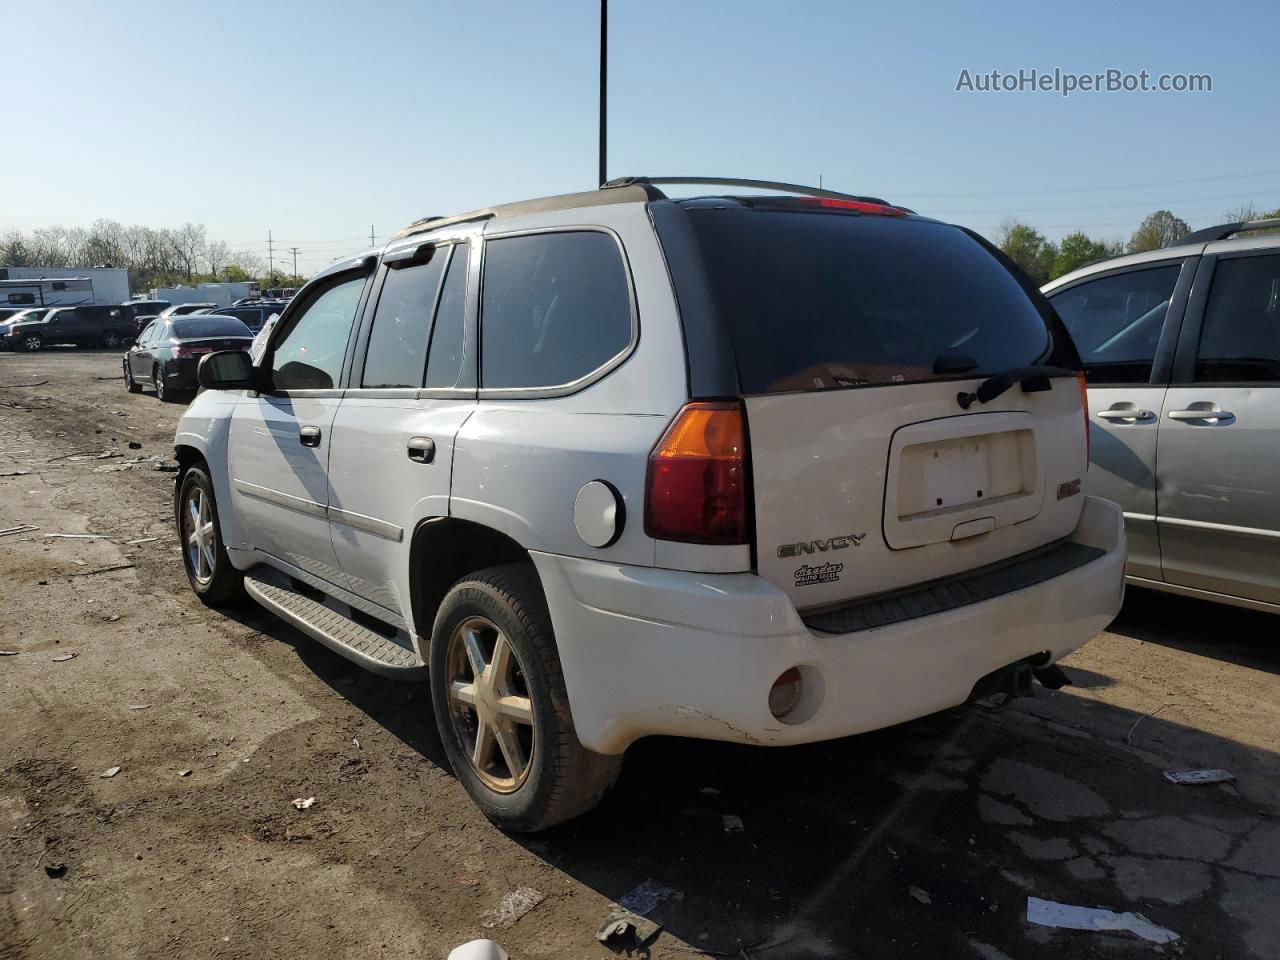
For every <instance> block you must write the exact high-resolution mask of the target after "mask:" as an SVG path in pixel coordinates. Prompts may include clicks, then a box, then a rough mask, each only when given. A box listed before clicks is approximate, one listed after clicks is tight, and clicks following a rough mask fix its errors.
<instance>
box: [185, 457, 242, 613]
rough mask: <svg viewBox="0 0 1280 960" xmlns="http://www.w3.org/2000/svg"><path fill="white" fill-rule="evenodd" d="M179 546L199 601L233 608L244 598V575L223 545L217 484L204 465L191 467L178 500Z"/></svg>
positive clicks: (187, 471)
mask: <svg viewBox="0 0 1280 960" xmlns="http://www.w3.org/2000/svg"><path fill="white" fill-rule="evenodd" d="M174 512H175V515H176V519H177V522H178V542H179V543H180V545H181V546H182V565H183V567H185V568H186V571H187V581H188V582H189V583H190V584H191V589H192V590H194V591H195V594H196V596H197V597H199V598H200V599H201V601H203V602H204V603H205V604H206V605H208V606H211V607H225V606H230V605H232V604H234V603H236V602H237V601H239V600H240V599H241V598H242V597H243V596H244V575H243V574H241V573H240V571H239V570H237V569H236V568H235V567H233V566H232V565H231V560H230V558H229V557H228V556H227V548H226V547H225V546H224V545H223V542H222V525H221V523H220V522H219V521H218V504H217V501H216V500H215V499H214V495H213V481H212V480H210V479H209V474H208V473H207V472H206V468H205V467H204V465H203V464H201V465H199V466H193V467H188V468H187V470H186V471H185V472H184V473H183V474H182V478H181V479H180V480H179V481H178V488H177V496H176V497H174Z"/></svg>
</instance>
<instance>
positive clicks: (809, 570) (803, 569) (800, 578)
mask: <svg viewBox="0 0 1280 960" xmlns="http://www.w3.org/2000/svg"><path fill="white" fill-rule="evenodd" d="M843 569H844V564H843V563H820V564H818V565H817V566H813V567H811V566H809V564H807V563H806V564H803V565H801V566H800V567H798V568H797V569H796V586H797V587H811V586H813V585H814V584H815V583H835V582H836V581H837V580H839V579H840V571H842V570H843Z"/></svg>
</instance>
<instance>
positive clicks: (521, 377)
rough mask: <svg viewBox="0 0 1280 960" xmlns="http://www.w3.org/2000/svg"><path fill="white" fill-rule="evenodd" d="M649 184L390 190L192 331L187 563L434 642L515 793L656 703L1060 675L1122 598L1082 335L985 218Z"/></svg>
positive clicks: (482, 780)
mask: <svg viewBox="0 0 1280 960" xmlns="http://www.w3.org/2000/svg"><path fill="white" fill-rule="evenodd" d="M665 182H669V181H667V180H656V179H644V178H629V179H626V180H623V181H614V182H613V183H611V184H609V185H606V186H605V187H603V188H601V189H600V190H598V191H591V192H589V193H583V194H576V195H571V196H564V197H551V198H547V199H542V200H534V201H530V202H527V203H517V204H511V205H508V206H501V207H495V208H492V209H487V210H481V211H477V212H474V213H469V214H465V215H462V216H457V217H448V218H432V219H428V220H423V221H419V222H417V223H415V224H413V225H412V226H411V227H409V228H408V229H406V230H405V231H403V232H402V233H401V234H400V235H399V236H397V237H396V238H395V239H394V240H393V241H392V242H391V243H389V244H388V245H387V246H386V248H384V249H380V250H376V251H374V252H371V253H368V254H365V255H362V256H359V257H355V258H352V259H348V260H345V261H343V262H340V263H337V264H334V265H333V266H331V267H330V268H328V269H327V270H326V271H325V272H324V273H322V274H321V275H319V276H318V277H316V278H315V279H314V280H312V281H311V282H310V283H308V284H307V286H306V287H305V288H304V289H303V290H301V291H300V292H299V294H298V295H297V297H295V298H294V300H293V301H292V302H291V303H290V304H289V306H288V307H287V308H286V309H285V311H284V313H283V315H282V316H281V318H280V321H279V322H278V324H276V326H275V327H274V329H273V330H272V331H271V333H270V334H269V338H268V339H267V341H266V346H265V350H263V351H261V352H260V353H259V355H258V356H257V360H256V362H254V361H252V360H251V358H250V356H249V355H248V354H245V353H241V352H231V353H219V354H211V355H209V356H207V357H205V358H204V359H203V360H202V362H201V366H200V382H201V384H202V385H203V386H204V387H205V388H206V390H205V392H203V393H202V394H201V395H200V396H199V397H197V399H196V400H195V402H194V403H193V404H192V405H191V407H190V409H189V410H188V411H187V412H186V414H185V416H184V417H183V418H182V421H181V423H180V425H179V427H178V432H177V437H176V446H177V456H178V459H179V461H180V462H181V464H182V468H183V472H182V474H181V475H180V479H179V481H178V486H177V497H176V512H177V519H178V523H179V526H180V530H181V536H182V542H183V544H184V546H185V547H186V550H185V558H186V565H187V572H188V574H189V576H190V580H191V584H192V587H193V588H194V590H195V591H196V593H197V594H199V595H200V596H201V597H202V598H203V599H204V600H205V601H206V602H208V603H210V604H224V603H228V602H231V601H233V600H235V599H236V598H238V597H239V596H240V595H241V594H242V593H243V592H247V593H248V595H249V596H251V597H252V598H253V599H254V600H256V601H257V602H258V603H260V604H262V605H263V606H265V607H267V608H268V609H270V610H272V611H274V612H276V613H277V614H278V615H280V616H281V617H283V618H284V619H286V620H288V621H290V622H291V623H293V624H295V625H296V626H297V627H298V628H299V629H301V630H303V631H305V632H306V633H308V634H310V635H311V636H313V637H315V638H316V639H317V640H320V641H321V642H322V643H325V644H327V645H328V646H330V647H332V648H333V649H334V650H336V651H337V652H339V653H340V654H342V655H343V656H345V657H348V658H349V659H351V660H353V661H355V662H356V663H358V664H360V665H362V666H364V667H367V668H369V669H371V670H375V671H377V672H379V673H383V674H388V675H395V676H401V677H404V678H406V679H423V678H429V682H430V685H431V694H432V701H433V704H434V709H435V716H436V721H437V723H438V725H439V729H440V733H441V737H442V739H443V741H444V743H445V746H446V748H447V750H448V754H449V758H450V760H451V762H452V765H453V768H454V770H455V772H456V773H457V776H458V777H459V779H460V780H461V781H462V782H463V784H465V786H466V788H467V789H468V791H469V792H470V794H471V796H472V797H473V798H474V800H475V801H476V803H477V804H479V806H480V807H481V808H482V809H483V810H484V812H485V813H486V814H488V815H489V816H490V817H491V818H492V819H493V820H494V821H495V822H497V823H498V824H500V825H502V826H504V827H507V828H510V829H514V830H537V829H540V828H543V827H546V826H549V825H551V824H553V823H557V822H559V821H562V820H564V819H567V818H569V817H572V816H574V815H576V814H578V813H581V812H583V811H584V810H587V809H589V808H590V807H592V806H594V805H595V804H596V803H598V802H599V801H600V799H601V798H602V797H603V796H604V794H605V793H606V791H607V790H608V789H609V787H610V786H611V785H612V783H613V782H614V780H615V778H616V776H617V774H618V771H619V769H620V766H621V758H622V754H623V752H624V751H625V750H626V749H627V747H628V745H630V744H631V743H632V742H634V741H635V740H637V739H638V738H640V737H644V736H647V735H650V734H666V735H674V736H686V737H704V738H711V739H718V740H730V741H738V742H743V743H753V744H768V745H784V744H795V743H804V742H809V741H814V740H824V739H830V738H834V737H843V736H847V735H849V734H855V733H859V732H861V731H866V730H872V729H875V728H878V727H884V726H886V725H889V724H894V723H898V722H901V721H904V720H909V719H911V718H913V717H919V716H922V715H924V714H928V713H931V712H934V711H937V710H941V709H943V708H947V707H951V706H954V705H956V704H960V703H963V702H966V701H968V700H970V699H973V698H975V697H979V696H983V695H985V694H989V693H993V692H997V691H1000V690H1003V691H1005V692H1006V693H1018V692H1025V687H1026V685H1027V684H1028V683H1029V682H1030V677H1031V674H1032V672H1033V671H1036V672H1037V673H1038V675H1039V676H1040V678H1041V680H1042V681H1044V682H1046V683H1049V684H1056V683H1059V682H1062V681H1063V680H1064V679H1065V678H1064V677H1063V676H1062V674H1061V673H1060V671H1058V670H1057V669H1056V668H1054V667H1052V666H1051V665H1052V664H1053V663H1054V662H1055V661H1056V660H1058V659H1059V658H1061V657H1063V656H1064V655H1066V654H1067V653H1069V652H1070V651H1072V650H1074V649H1075V648H1076V647H1078V646H1079V645H1080V644H1082V643H1083V642H1085V641H1086V640H1087V639H1089V638H1090V637H1092V636H1093V635H1094V634H1095V633H1097V632H1098V631H1099V630H1100V629H1102V628H1103V627H1104V626H1106V624H1107V623H1108V622H1109V621H1110V620H1111V618H1112V617H1113V616H1114V615H1115V613H1116V611H1117V610H1118V608H1119V606H1120V602H1121V599H1122V593H1123V578H1122V571H1123V566H1124V556H1125V541H1124V533H1123V524H1122V519H1121V514H1120V512H1119V510H1118V509H1117V508H1116V506H1115V505H1114V504H1111V503H1109V502H1107V501H1104V500H1098V499H1093V498H1090V497H1087V496H1085V495H1083V494H1082V493H1081V483H1082V480H1083V478H1084V474H1085V469H1086V466H1087V463H1088V452H1087V426H1086V421H1085V419H1084V415H1083V413H1082V404H1081V394H1082V380H1081V379H1080V377H1079V375H1078V374H1077V372H1076V371H1077V370H1078V369H1079V359H1078V357H1077V355H1076V351H1075V348H1074V347H1073V346H1072V344H1071V341H1070V339H1069V338H1068V337H1067V335H1066V333H1065V331H1064V329H1063V328H1062V325H1061V323H1060V322H1059V320H1058V318H1057V316H1056V315H1055V314H1054V313H1053V310H1052V308H1050V307H1049V305H1048V303H1047V302H1046V301H1045V300H1044V298H1043V297H1042V296H1041V295H1040V293H1039V292H1038V291H1037V290H1035V288H1034V287H1033V286H1032V285H1031V284H1030V283H1029V282H1028V281H1027V280H1026V279H1025V278H1024V277H1023V276H1021V275H1020V274H1019V273H1017V271H1016V268H1014V267H1012V265H1011V264H1010V263H1009V262H1008V261H1007V260H1006V259H1005V258H1004V257H1003V256H1002V255H1001V254H1000V253H999V252H998V251H996V250H994V249H993V248H992V247H991V246H990V245H989V244H987V243H986V242H985V241H983V240H982V239H981V238H979V237H978V236H976V235H975V234H973V233H970V232H968V231H966V230H964V229H962V228H959V227H955V226H950V225H947V224H943V223H939V222H936V221H933V220H929V219H926V218H923V217H919V216H916V215H914V214H912V213H910V212H909V211H906V210H904V209H902V208H900V207H893V206H890V205H888V204H886V203H884V202H883V201H880V200H875V199H872V198H865V197H847V196H843V195H839V194H832V193H830V192H824V191H808V192H807V194H806V195H801V196H782V195H779V196H731V195H716V196H709V197H700V198H697V199H687V200H673V199H668V198H667V197H666V196H665V195H664V194H663V193H662V192H661V191H660V190H659V189H657V188H656V187H655V186H654V184H655V183H665ZM700 182H705V181H700ZM718 182H720V183H725V184H746V185H748V186H758V184H757V183H756V182H754V181H718ZM775 186H778V187H786V188H787V189H789V190H791V192H792V193H804V192H805V188H796V187H793V186H791V185H781V184H779V185H775ZM775 192H776V191H775Z"/></svg>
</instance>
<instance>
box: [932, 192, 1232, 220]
mask: <svg viewBox="0 0 1280 960" xmlns="http://www.w3.org/2000/svg"><path fill="white" fill-rule="evenodd" d="M1239 199H1240V193H1239V192H1237V193H1220V194H1216V195H1214V196H1211V197H1179V198H1175V199H1174V200H1173V202H1172V204H1166V206H1168V205H1173V204H1177V205H1185V204H1192V203H1209V202H1211V201H1215V200H1237V201H1238V200H1239ZM1160 202H1162V201H1158V200H1136V201H1133V202H1125V203H1111V202H1110V201H1106V200H1103V201H1099V202H1097V203H1078V204H1074V205H1072V206H1069V207H1021V206H1018V205H1016V204H1014V205H1011V206H1009V207H1003V208H987V209H982V210H952V209H945V208H943V209H934V208H928V209H927V211H925V212H928V213H930V214H936V213H945V214H947V215H952V214H957V213H963V214H967V215H972V214H983V213H1008V212H1011V211H1013V210H1016V211H1017V212H1018V213H1070V212H1071V211H1073V210H1104V209H1106V210H1114V209H1116V208H1118V207H1120V208H1126V207H1134V208H1142V207H1150V206H1152V205H1153V204H1158V203H1160Z"/></svg>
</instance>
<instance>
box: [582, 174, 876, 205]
mask: <svg viewBox="0 0 1280 960" xmlns="http://www.w3.org/2000/svg"><path fill="white" fill-rule="evenodd" d="M661 184H691V185H695V186H709V187H749V188H751V189H753V190H785V191H786V192H787V193H799V194H803V195H804V196H808V197H825V198H826V199H828V200H860V201H862V202H863V203H879V204H882V205H883V206H886V207H888V206H892V204H890V203H889V201H888V200H882V199H880V198H879V197H864V196H858V195H857V194H852V193H840V192H838V191H836V190H824V189H823V188H822V187H806V186H805V185H804V184H800V183H783V182H782V181H780V180H742V179H739V178H737V177H615V178H614V179H613V180H610V181H609V182H608V183H603V184H601V185H600V189H601V190H612V189H616V188H618V187H631V186H636V185H652V186H659V185H661Z"/></svg>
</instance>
